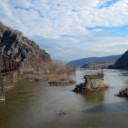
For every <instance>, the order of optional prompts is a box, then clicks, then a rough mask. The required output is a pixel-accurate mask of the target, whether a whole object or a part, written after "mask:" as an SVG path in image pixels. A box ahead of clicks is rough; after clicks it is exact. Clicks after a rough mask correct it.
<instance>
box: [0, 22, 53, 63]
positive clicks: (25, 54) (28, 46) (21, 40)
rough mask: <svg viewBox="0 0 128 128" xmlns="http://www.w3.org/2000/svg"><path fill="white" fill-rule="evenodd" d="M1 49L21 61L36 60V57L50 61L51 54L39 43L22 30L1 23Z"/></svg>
mask: <svg viewBox="0 0 128 128" xmlns="http://www.w3.org/2000/svg"><path fill="white" fill-rule="evenodd" d="M0 50H1V51H2V53H4V54H6V55H8V56H9V57H11V58H12V59H15V60H17V61H19V62H21V63H23V62H24V64H27V62H29V63H30V62H34V61H35V58H36V59H39V60H42V61H50V60H51V58H50V55H49V54H48V53H46V52H45V50H42V49H40V48H39V46H38V45H36V43H35V42H34V41H32V40H29V39H28V38H27V37H24V36H23V35H22V33H21V32H19V31H17V30H13V29H11V28H9V27H6V26H4V25H3V24H2V23H0Z"/></svg>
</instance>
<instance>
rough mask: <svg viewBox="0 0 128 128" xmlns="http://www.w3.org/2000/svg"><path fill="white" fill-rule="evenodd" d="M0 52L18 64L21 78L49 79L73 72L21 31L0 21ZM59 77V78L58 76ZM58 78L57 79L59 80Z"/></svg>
mask: <svg viewBox="0 0 128 128" xmlns="http://www.w3.org/2000/svg"><path fill="white" fill-rule="evenodd" d="M0 53H4V54H6V55H7V56H9V57H10V58H11V59H14V60H16V61H18V62H19V63H20V64H19V65H20V75H21V78H29V79H35V80H36V81H38V80H44V81H50V80H51V78H55V77H56V76H57V77H58V78H60V76H61V75H67V74H70V73H72V72H74V69H73V68H70V67H69V66H65V64H63V63H62V62H59V61H54V60H51V57H50V55H49V54H48V53H47V52H46V51H45V50H42V49H40V48H39V46H38V45H36V43H35V42H34V41H32V40H29V39H28V38H27V37H24V36H23V35H22V33H21V32H19V31H18V30H14V29H12V28H9V27H7V26H5V25H3V24H2V23H0ZM60 79H61V78H60ZM60 79H59V80H60Z"/></svg>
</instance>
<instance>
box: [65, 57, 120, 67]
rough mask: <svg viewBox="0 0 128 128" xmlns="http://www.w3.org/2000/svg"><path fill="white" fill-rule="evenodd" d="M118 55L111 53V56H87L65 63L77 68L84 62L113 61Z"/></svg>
mask: <svg viewBox="0 0 128 128" xmlns="http://www.w3.org/2000/svg"><path fill="white" fill-rule="evenodd" d="M120 57H121V55H111V56H104V57H88V58H83V59H78V60H74V61H70V62H69V63H68V64H67V65H69V66H71V67H75V68H78V67H83V66H84V65H85V64H88V63H91V62H115V61H116V60H117V59H119V58H120Z"/></svg>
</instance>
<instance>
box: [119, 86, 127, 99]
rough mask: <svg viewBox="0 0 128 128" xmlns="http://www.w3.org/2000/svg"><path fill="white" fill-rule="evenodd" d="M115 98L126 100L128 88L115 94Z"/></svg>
mask: <svg viewBox="0 0 128 128" xmlns="http://www.w3.org/2000/svg"><path fill="white" fill-rule="evenodd" d="M117 96H119V97H125V98H128V88H125V89H124V90H122V91H120V92H119V93H118V94H117Z"/></svg>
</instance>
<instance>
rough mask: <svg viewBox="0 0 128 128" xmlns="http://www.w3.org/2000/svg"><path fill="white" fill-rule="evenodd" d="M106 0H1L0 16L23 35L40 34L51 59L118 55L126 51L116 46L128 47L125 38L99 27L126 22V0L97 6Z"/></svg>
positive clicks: (5, 22) (127, 18)
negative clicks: (108, 33) (107, 5)
mask: <svg viewBox="0 0 128 128" xmlns="http://www.w3.org/2000/svg"><path fill="white" fill-rule="evenodd" d="M106 1H110V0H68V1H65V0H20V1H19V0H4V1H3V0H0V19H1V21H2V22H3V23H4V24H6V25H8V26H11V27H13V28H15V29H18V30H20V31H22V32H23V34H24V35H25V36H28V37H34V39H35V37H36V38H38V37H42V38H40V39H37V43H38V44H39V45H40V46H42V48H43V47H44V48H46V50H47V51H48V52H50V53H51V54H54V58H55V56H56V57H57V58H61V56H63V58H64V59H65V60H70V59H71V58H73V56H74V59H75V58H81V57H87V56H93V55H95V54H96V55H98V56H99V55H100V54H101V52H102V53H103V54H105V55H106V54H109V53H110V54H117V53H118V52H119V53H120V52H122V50H126V48H120V49H119V48H117V46H119V45H122V46H128V45H127V42H128V39H127V38H121V37H106V36H105V34H103V35H102V33H104V30H103V29H102V27H113V26H115V27H118V26H122V25H128V22H127V21H128V13H127V12H128V0H120V1H118V2H116V3H114V4H112V5H111V6H109V7H104V8H101V9H99V7H100V6H101V5H105V4H106ZM98 26H99V27H101V28H97V27H98ZM89 27H95V29H92V30H91V29H90V30H89V29H87V28H89ZM97 33H99V35H100V36H99V35H97ZM62 35H70V36H71V35H73V36H75V37H72V36H71V37H65V38H62ZM48 38H49V39H48ZM35 40H36V39H35ZM45 41H46V42H47V44H45V43H46V42H45ZM111 47H112V48H111ZM113 47H115V48H114V49H113ZM108 51H109V53H108ZM78 53H79V54H78ZM85 54H86V55H85ZM103 54H102V55H103ZM69 55H70V56H69Z"/></svg>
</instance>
